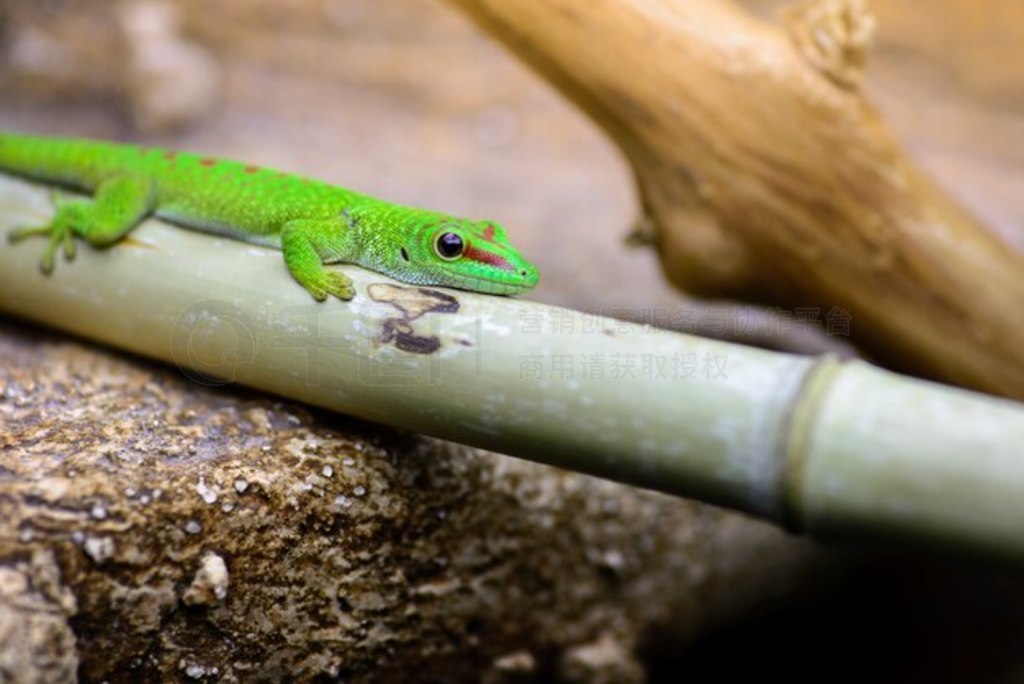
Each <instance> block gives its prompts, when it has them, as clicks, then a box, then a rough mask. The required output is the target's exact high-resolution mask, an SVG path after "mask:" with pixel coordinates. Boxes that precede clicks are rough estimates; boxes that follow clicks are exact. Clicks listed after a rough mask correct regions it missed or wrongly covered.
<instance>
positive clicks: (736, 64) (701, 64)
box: [452, 0, 1024, 398]
mask: <svg viewBox="0 0 1024 684" xmlns="http://www.w3.org/2000/svg"><path fill="white" fill-rule="evenodd" d="M452 2H453V4H455V5H456V6H458V7H460V8H462V9H463V10H464V11H465V12H467V13H468V14H469V15H470V16H471V17H473V18H474V19H475V20H476V21H477V22H478V23H479V24H480V25H481V26H483V27H484V28H486V29H487V30H488V31H490V32H491V33H493V34H494V35H495V36H497V37H498V38H499V39H501V40H502V41H503V42H504V43H505V44H506V45H508V46H509V47H510V48H511V49H512V50H513V51H514V52H516V53H517V54H518V55H519V56H521V57H522V58H524V59H525V60H526V61H527V62H529V63H530V64H531V65H533V66H534V67H535V68H536V69H537V70H538V71H539V72H540V73H541V74H542V75H544V76H545V77H547V78H548V79H550V80H551V81H552V82H554V83H555V84H556V85H557V86H558V87H559V88H560V89H562V90H563V91H564V92H565V93H566V94H567V95H568V96H569V97H571V98H572V99H573V100H574V101H575V102H577V103H578V104H579V105H580V106H581V107H582V108H583V109H584V110H586V111H587V112H588V113H589V114H590V115H591V116H592V117H593V118H594V119H595V120H596V121H597V122H598V123H599V124H600V125H601V126H602V127H603V128H604V129H605V130H606V131H607V132H608V133H609V134H610V135H611V136H612V137H613V138H614V139H615V141H616V142H617V143H618V144H619V145H620V146H621V148H622V150H623V151H624V152H625V154H626V156H627V157H628V159H629V160H630V161H631V163H632V165H633V168H634V169H635V172H636V177H637V179H638V183H639V189H640V194H641V198H642V203H643V208H644V211H645V212H646V214H647V219H648V222H649V223H650V224H651V225H652V226H653V228H654V231H655V235H654V238H655V240H656V243H657V246H658V249H659V252H660V255H661V260H662V265H663V267H664V269H665V273H666V274H667V276H668V277H669V278H670V279H671V280H672V281H673V282H674V283H675V284H677V285H678V286H680V287H682V288H685V289H687V290H689V291H690V292H693V293H695V294H698V295H702V296H706V297H729V298H737V299H744V300H751V301H759V302H767V303H772V304H775V305H781V306H786V307H790V308H797V307H812V308H815V309H818V310H821V311H824V312H829V311H834V312H837V313H838V314H843V313H844V312H845V313H846V314H848V315H849V316H850V326H851V327H850V330H851V334H852V338H853V339H854V340H855V341H856V342H857V343H858V344H859V345H860V346H861V347H862V348H863V349H864V350H866V351H867V353H868V354H870V355H872V356H874V357H875V358H877V359H879V360H882V361H883V362H884V363H886V364H888V365H890V366H892V367H895V368H897V369H901V370H904V371H908V372H913V373H918V374H923V375H926V376H930V377H933V378H936V379H940V380H944V381H947V382H952V383H957V384H961V385H964V386H967V387H972V388H976V389H981V390H984V391H988V392H993V393H998V394H1003V395H1006V396H1011V397H1016V398H1024V316H1021V315H1019V314H1020V306H1021V303H1022V302H1024V258H1022V256H1021V255H1020V254H1018V253H1014V252H1012V251H1011V250H1010V249H1009V248H1008V247H1007V246H1006V245H1004V244H1001V243H1000V242H999V240H998V239H997V238H995V237H994V236H993V235H992V234H991V233H990V232H989V231H988V230H986V228H985V227H984V226H982V225H981V224H980V223H979V222H978V221H976V220H975V219H974V218H973V217H971V216H969V215H968V214H967V213H966V212H965V211H964V210H963V209H961V208H960V207H959V206H958V205H957V204H956V203H955V202H953V201H952V200H951V199H950V198H949V197H948V196H947V195H946V194H945V193H944V192H942V191H941V190H940V189H939V188H937V187H936V186H935V185H934V184H933V183H932V182H931V181H930V180H928V179H927V178H926V177H925V176H924V175H923V174H922V173H921V171H919V170H918V169H917V168H916V167H915V166H914V164H913V163H912V162H911V161H910V160H908V158H907V157H906V155H905V154H904V152H903V151H902V150H901V148H900V146H899V145H898V144H897V143H896V141H895V140H894V139H893V136H892V135H891V134H890V132H889V131H888V130H887V129H886V126H885V124H884V122H883V121H882V120H881V118H880V116H879V115H878V113H877V112H876V111H875V109H874V108H873V107H872V106H871V105H870V103H869V102H868V101H867V100H866V98H865V97H864V95H863V94H862V93H861V92H860V91H859V90H858V87H857V84H858V83H859V80H860V79H859V70H860V64H861V63H862V62H863V57H864V50H865V45H866V42H867V39H868V37H869V35H870V32H871V28H872V20H871V18H870V16H868V15H867V13H866V10H865V9H864V7H863V2H862V1H861V0H822V1H820V2H815V3H811V4H809V5H805V6H804V7H803V8H801V9H800V10H798V11H796V12H794V13H792V15H791V16H790V18H789V26H788V30H787V31H782V30H779V29H778V28H776V27H774V26H771V25H768V24H765V23H763V22H761V21H759V20H755V19H754V18H752V17H750V16H748V15H747V14H745V13H744V12H742V11H741V10H739V9H738V8H736V7H735V6H734V5H732V4H731V3H729V2H726V1H725V0H685V1H684V0H517V1H516V2H505V1H503V0H452Z"/></svg>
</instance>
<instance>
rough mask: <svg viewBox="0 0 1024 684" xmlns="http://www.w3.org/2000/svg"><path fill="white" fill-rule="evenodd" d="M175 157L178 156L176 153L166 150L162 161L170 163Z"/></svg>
mask: <svg viewBox="0 0 1024 684" xmlns="http://www.w3.org/2000/svg"><path fill="white" fill-rule="evenodd" d="M177 156H178V153H177V152H175V151H173V150H166V151H165V152H164V159H166V160H167V161H171V160H172V159H174V158H175V157H177Z"/></svg>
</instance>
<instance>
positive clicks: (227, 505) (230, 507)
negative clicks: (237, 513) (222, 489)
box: [220, 501, 235, 513]
mask: <svg viewBox="0 0 1024 684" xmlns="http://www.w3.org/2000/svg"><path fill="white" fill-rule="evenodd" d="M220 510H222V511H224V512H225V513H230V512H231V511H233V510H235V504H233V503H231V502H230V501H225V502H224V503H223V504H221V507H220Z"/></svg>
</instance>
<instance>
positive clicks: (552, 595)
mask: <svg viewBox="0 0 1024 684" xmlns="http://www.w3.org/2000/svg"><path fill="white" fill-rule="evenodd" d="M0 359H3V363H2V364H0V452H2V454H3V459H2V468H3V470H2V475H0V672H2V677H3V678H4V679H10V680H17V681H70V680H72V679H73V677H74V674H75V672H76V670H77V671H78V673H79V674H80V676H81V677H82V678H83V679H84V680H87V681H103V680H107V681H127V680H149V681H155V680H157V679H164V680H168V679H184V680H194V681H237V680H246V681H248V680H251V679H254V678H255V679H281V678H282V677H285V676H288V677H291V678H294V679H295V680H298V681H306V680H310V679H313V678H314V677H318V676H327V677H329V678H339V679H341V680H344V681H432V682H434V681H480V680H481V679H483V680H485V681H488V682H504V681H534V680H541V681H567V682H589V681H615V682H629V681H635V682H639V681H643V678H644V666H643V659H642V658H641V657H640V656H638V654H642V653H649V652H657V651H658V650H659V649H665V648H672V647H675V646H677V645H678V644H679V643H682V642H683V641H684V640H685V639H686V638H688V637H689V636H691V635H693V634H694V633H695V632H697V631H699V630H702V629H704V628H706V627H708V626H709V625H710V624H712V623H716V622H720V621H722V620H724V619H726V618H727V617H728V616H729V615H733V614H735V613H736V612H737V611H741V610H744V609H746V608H749V607H751V606H752V605H755V604H757V603H758V602H760V601H762V600H764V599H765V598H767V597H770V596H772V595H778V594H779V593H781V592H786V591H789V590H791V589H793V588H794V587H797V586H799V585H800V584H801V583H803V582H804V581H805V580H806V578H807V576H808V573H809V572H812V571H813V569H814V568H816V567H817V563H816V562H815V561H814V558H815V554H814V553H813V552H811V551H810V547H809V546H808V545H806V544H805V543H803V542H800V541H798V540H795V539H788V538H786V537H785V535H783V534H782V533H780V532H778V531H776V530H773V529H770V528H768V527H766V526H763V525H761V524H758V523H755V522H752V521H749V520H746V519H743V518H740V517H738V516H734V515H731V514H727V513H724V512H721V511H718V510H716V509H712V508H709V507H705V506H700V505H696V504H693V503H690V502H685V501H679V500H674V499H671V498H668V497H665V496H662V495H658V494H653V493H647V492H641V491H637V490H632V489H629V488H627V487H623V486H619V485H614V484H611V483H607V482H602V481H599V480H596V479H593V478H588V477H584V476H579V475H574V474H569V473H564V472H560V471H556V470H553V469H550V468H545V467H542V466H537V465H533V464H530V463H527V462H524V461H519V460H515V459H510V458H505V457H501V456H496V455H492V454H484V453H480V452H475V451H473V450H469V449H465V448H461V447H456V446H454V445H449V444H445V443H440V442H436V441H432V440H426V439H422V438H419V437H415V436H411V435H403V434H399V433H397V432H395V431H391V430H387V429H384V428H378V427H374V426H369V425H366V424H360V423H356V422H354V421H350V420H347V419H345V418H341V417H338V416H333V415H327V414H323V413H317V412H312V411H311V410H309V409H307V408H304V407H302V406H300V405H295V404H291V403H287V402H283V401H279V400H276V399H274V398H272V397H267V396H262V395H254V394H251V393H248V392H246V391H245V390H242V389H240V388H236V387H227V388H209V387H202V386H199V385H195V384H192V383H190V382H189V381H187V380H186V379H185V378H183V377H182V376H181V375H180V374H179V373H177V372H176V371H175V370H174V369H171V368H166V367H162V366H157V365H152V364H150V363H148V362H145V361H141V360H138V359H132V358H119V357H118V356H117V355H115V354H114V353H112V352H107V351H103V350H101V349H96V348H90V347H88V346H85V345H83V344H80V343H76V342H72V341H66V340H62V339H61V338H60V337H59V336H56V335H50V334H48V333H44V332H41V331H38V330H35V329H30V328H24V327H21V326H19V325H18V324H15V323H12V322H5V323H3V324H2V325H0Z"/></svg>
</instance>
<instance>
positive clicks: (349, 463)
mask: <svg viewBox="0 0 1024 684" xmlns="http://www.w3.org/2000/svg"><path fill="white" fill-rule="evenodd" d="M341 464H342V465H347V466H352V465H355V464H356V459H354V458H352V457H351V456H346V457H345V458H344V459H343V460H342V461H341Z"/></svg>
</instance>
